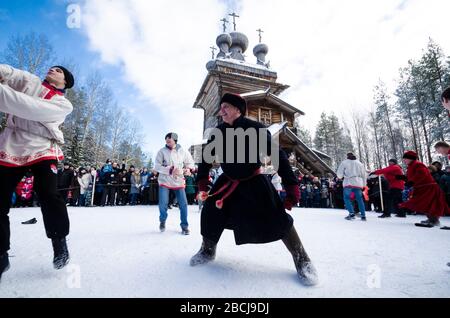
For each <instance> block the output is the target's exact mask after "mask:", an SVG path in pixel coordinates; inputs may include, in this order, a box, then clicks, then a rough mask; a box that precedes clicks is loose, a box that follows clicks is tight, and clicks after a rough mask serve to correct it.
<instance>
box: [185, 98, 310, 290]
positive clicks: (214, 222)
mask: <svg viewBox="0 0 450 318" xmlns="http://www.w3.org/2000/svg"><path fill="white" fill-rule="evenodd" d="M246 108H247V104H246V102H245V100H244V99H243V98H242V97H241V96H239V95H234V94H225V95H224V96H223V97H222V100H221V109H220V113H219V116H221V117H222V119H223V122H224V123H223V124H221V125H219V126H218V127H217V128H216V129H215V130H214V132H213V134H212V136H211V137H210V138H209V140H208V144H207V145H206V146H205V147H204V148H203V155H202V162H201V163H200V164H199V169H198V175H197V184H198V188H199V199H201V200H202V201H205V203H204V207H203V210H202V215H201V234H202V236H203V243H202V246H201V248H200V251H199V252H198V253H197V254H196V255H194V256H193V257H192V259H191V266H196V265H199V264H204V263H207V262H209V261H212V260H214V258H215V254H216V246H217V243H218V241H219V239H220V236H221V235H222V232H223V230H224V229H225V228H227V229H232V230H233V231H234V237H235V241H236V244H237V245H242V244H262V243H269V242H274V241H277V240H280V239H281V240H282V241H283V243H284V244H285V245H286V247H287V248H288V250H289V252H291V254H292V256H293V259H294V264H295V267H296V269H297V273H298V276H299V277H300V280H301V282H302V283H303V284H305V285H315V284H317V273H316V270H315V268H314V266H313V265H312V262H311V260H310V258H309V257H308V254H307V253H306V251H305V249H304V248H303V245H302V243H301V241H300V239H299V237H298V235H297V232H296V230H295V228H294V226H293V219H292V217H291V216H290V215H289V214H287V213H286V211H285V208H286V209H288V210H291V209H292V207H293V206H295V205H296V204H297V203H298V201H299V197H300V192H299V187H298V180H297V178H296V177H295V175H294V173H293V171H292V168H291V166H290V164H289V161H288V158H287V156H286V153H285V152H284V151H282V150H281V149H279V147H278V148H277V149H276V150H275V149H274V150H272V152H275V151H276V152H277V153H272V156H271V159H272V162H274V161H275V159H276V157H277V156H278V158H279V160H278V174H279V175H280V177H281V178H282V182H283V185H284V188H285V190H286V198H285V202H284V204H283V202H282V201H281V199H280V197H279V195H278V193H277V191H276V190H275V188H274V187H273V185H272V183H271V182H270V181H269V180H268V179H267V178H266V177H265V176H264V175H263V174H262V172H261V160H260V158H261V157H260V155H261V152H264V150H263V147H264V145H265V146H266V147H267V148H266V149H267V152H265V155H266V156H270V155H271V153H270V151H271V148H272V147H271V146H272V145H271V142H272V138H271V135H270V132H269V131H268V130H267V129H266V127H265V126H264V125H262V124H261V123H258V122H256V121H252V120H250V119H248V118H245V117H244V114H245V113H246ZM239 131H240V132H241V134H239ZM244 132H245V133H244ZM242 133H244V135H242ZM219 137H220V138H219ZM255 138H256V139H255ZM220 139H222V140H220ZM211 149H213V150H211ZM208 151H211V156H210V158H206V156H207V155H208ZM212 157H214V158H215V160H216V161H217V162H219V163H220V164H221V168H222V170H223V174H222V175H221V176H220V177H219V178H218V180H217V181H216V182H215V184H214V186H213V187H212V189H211V190H210V191H209V193H208V192H207V191H208V187H207V185H208V175H209V170H210V169H211V167H212V163H213V161H214V159H213V160H211V158H212Z"/></svg>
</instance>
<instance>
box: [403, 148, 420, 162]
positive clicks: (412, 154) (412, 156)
mask: <svg viewBox="0 0 450 318" xmlns="http://www.w3.org/2000/svg"><path fill="white" fill-rule="evenodd" d="M417 158H418V156H417V153H415V152H414V151H411V150H410V151H407V152H405V154H404V155H403V159H411V160H417Z"/></svg>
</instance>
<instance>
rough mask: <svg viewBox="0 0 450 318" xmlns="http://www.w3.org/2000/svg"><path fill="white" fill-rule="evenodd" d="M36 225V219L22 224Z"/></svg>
mask: <svg viewBox="0 0 450 318" xmlns="http://www.w3.org/2000/svg"><path fill="white" fill-rule="evenodd" d="M36 223H37V220H36V218H32V219H31V220H28V221H25V222H22V224H36Z"/></svg>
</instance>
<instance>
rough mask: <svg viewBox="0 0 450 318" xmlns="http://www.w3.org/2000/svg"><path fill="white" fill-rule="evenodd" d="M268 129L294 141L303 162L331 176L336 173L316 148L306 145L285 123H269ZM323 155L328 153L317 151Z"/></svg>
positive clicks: (273, 133)
mask: <svg viewBox="0 0 450 318" xmlns="http://www.w3.org/2000/svg"><path fill="white" fill-rule="evenodd" d="M268 130H269V131H270V133H271V134H272V136H274V135H276V134H277V133H281V132H284V133H285V135H286V137H287V138H289V139H290V140H291V141H293V142H294V143H295V147H294V148H296V150H297V151H298V152H299V153H300V154H301V155H302V157H301V159H302V160H303V161H304V163H305V164H307V165H309V166H310V167H312V168H314V170H316V171H319V172H320V173H321V174H326V173H331V174H332V175H333V176H335V175H336V173H335V172H334V171H333V169H331V168H330V166H328V165H327V164H326V163H325V162H324V161H323V160H322V159H321V158H320V156H319V155H318V154H317V152H318V151H317V150H314V149H311V148H310V147H308V146H307V145H306V144H305V143H304V142H303V141H302V140H301V139H300V138H299V137H298V136H297V135H296V134H295V133H294V132H293V131H292V130H291V129H289V127H287V123H286V122H284V123H280V124H273V125H271V126H270V127H269V128H268ZM318 153H319V154H320V155H322V156H323V157H327V158H329V157H328V155H326V154H324V153H321V152H318Z"/></svg>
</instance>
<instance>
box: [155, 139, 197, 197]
mask: <svg viewBox="0 0 450 318" xmlns="http://www.w3.org/2000/svg"><path fill="white" fill-rule="evenodd" d="M175 168H178V169H181V170H182V169H183V168H185V169H191V170H194V168H195V166H194V159H192V156H191V154H190V153H189V152H188V151H186V150H184V149H183V148H181V146H180V145H176V147H175V148H174V149H169V148H168V147H167V146H166V147H164V148H162V149H161V150H160V151H159V152H158V154H157V155H156V161H155V170H156V171H157V172H158V173H159V177H158V183H159V185H160V186H161V187H164V188H168V189H172V190H179V189H184V188H185V187H186V181H185V179H184V176H183V175H182V174H179V175H174V173H173V172H174V169H175Z"/></svg>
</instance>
